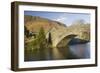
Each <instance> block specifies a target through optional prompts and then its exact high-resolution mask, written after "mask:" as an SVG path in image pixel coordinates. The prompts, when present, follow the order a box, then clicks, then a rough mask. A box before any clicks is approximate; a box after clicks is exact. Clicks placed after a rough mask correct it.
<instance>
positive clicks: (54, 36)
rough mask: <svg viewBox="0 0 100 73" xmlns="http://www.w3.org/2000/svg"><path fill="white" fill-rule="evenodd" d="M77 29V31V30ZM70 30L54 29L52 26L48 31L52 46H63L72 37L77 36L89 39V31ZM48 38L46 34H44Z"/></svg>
mask: <svg viewBox="0 0 100 73" xmlns="http://www.w3.org/2000/svg"><path fill="white" fill-rule="evenodd" d="M77 30H79V31H77ZM77 30H74V29H73V30H70V29H67V28H61V29H56V28H52V29H51V30H50V31H49V32H48V33H51V40H52V46H53V47H64V46H66V45H67V44H68V43H69V42H70V41H71V39H72V38H79V39H83V40H89V33H87V31H84V30H80V29H77ZM46 37H47V38H48V35H47V36H46Z"/></svg>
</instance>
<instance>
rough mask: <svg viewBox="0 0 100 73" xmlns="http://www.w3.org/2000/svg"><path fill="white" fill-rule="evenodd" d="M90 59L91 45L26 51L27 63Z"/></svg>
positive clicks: (25, 58)
mask: <svg viewBox="0 0 100 73" xmlns="http://www.w3.org/2000/svg"><path fill="white" fill-rule="evenodd" d="M83 58H90V43H85V44H77V45H70V46H67V47H61V48H42V49H26V50H25V55H24V60H25V61H41V60H63V59H83Z"/></svg>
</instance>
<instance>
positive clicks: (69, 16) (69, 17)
mask: <svg viewBox="0 0 100 73" xmlns="http://www.w3.org/2000/svg"><path fill="white" fill-rule="evenodd" d="M24 15H32V16H40V17H43V18H47V19H50V20H55V21H59V22H61V23H64V24H66V25H67V26H70V25H71V24H72V23H74V22H76V21H78V20H83V21H85V23H90V14H86V13H67V12H44V11H24Z"/></svg>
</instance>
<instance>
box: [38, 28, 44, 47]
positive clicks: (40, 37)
mask: <svg viewBox="0 0 100 73" xmlns="http://www.w3.org/2000/svg"><path fill="white" fill-rule="evenodd" d="M36 38H37V42H38V45H39V48H44V47H45V46H46V36H45V32H44V29H43V28H42V27H41V28H40V31H39V34H38V35H37V37H36Z"/></svg>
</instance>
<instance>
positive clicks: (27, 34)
mask: <svg viewBox="0 0 100 73" xmlns="http://www.w3.org/2000/svg"><path fill="white" fill-rule="evenodd" d="M24 34H25V35H26V37H27V38H28V37H29V30H28V29H27V27H26V26H24Z"/></svg>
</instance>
